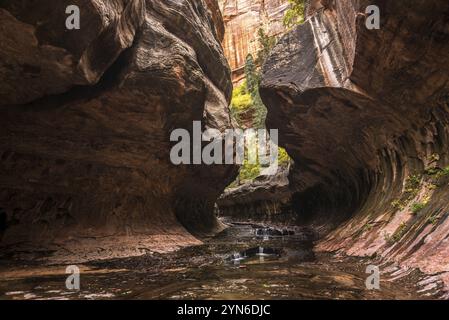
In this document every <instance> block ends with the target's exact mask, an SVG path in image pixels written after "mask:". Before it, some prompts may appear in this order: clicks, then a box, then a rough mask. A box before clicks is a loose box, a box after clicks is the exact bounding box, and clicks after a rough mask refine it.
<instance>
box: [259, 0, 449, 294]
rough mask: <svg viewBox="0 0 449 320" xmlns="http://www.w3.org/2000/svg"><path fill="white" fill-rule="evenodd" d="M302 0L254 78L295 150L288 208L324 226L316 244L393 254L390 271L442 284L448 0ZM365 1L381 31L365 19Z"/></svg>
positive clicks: (448, 138)
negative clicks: (299, 21)
mask: <svg viewBox="0 0 449 320" xmlns="http://www.w3.org/2000/svg"><path fill="white" fill-rule="evenodd" d="M308 3H309V10H307V12H308V15H309V16H308V17H307V21H306V22H305V23H304V24H303V25H301V26H299V27H298V28H297V29H295V30H293V31H291V32H289V33H288V34H287V35H285V36H284V37H283V38H282V39H281V40H280V41H279V43H278V44H277V46H276V47H275V48H274V50H273V52H272V54H271V57H270V58H269V60H268V62H267V63H266V65H265V68H264V74H263V80H262V85H261V96H262V98H263V100H264V102H265V104H266V105H267V107H268V109H269V113H268V126H269V127H270V128H279V129H280V142H281V145H282V146H284V147H285V148H286V149H287V151H288V152H289V154H290V156H292V157H293V159H294V161H295V169H294V170H293V172H292V173H291V175H290V177H289V179H290V181H291V186H292V188H293V189H294V192H295V195H294V196H293V198H294V203H293V207H294V209H295V210H296V212H297V213H298V215H299V216H300V217H301V218H302V219H303V220H304V222H305V223H309V224H310V225H312V226H314V227H315V228H317V229H318V230H321V233H322V235H324V236H325V238H324V239H323V240H322V241H321V242H320V243H319V245H318V249H319V250H324V251H337V252H340V253H344V254H350V255H357V256H370V257H377V259H379V261H381V262H385V263H387V264H390V263H397V264H398V265H399V267H400V269H397V268H398V267H395V266H392V267H391V270H396V271H395V274H396V275H400V274H401V273H402V274H404V273H407V272H410V270H411V269H410V268H416V267H417V268H419V269H420V270H421V271H424V272H426V273H432V274H439V275H440V277H441V278H442V279H443V280H445V281H446V285H447V284H448V283H449V281H448V280H449V277H448V272H449V242H448V241H449V201H448V200H449V185H448V183H449V177H448V176H449V170H448V167H447V166H448V165H449V152H448V148H449V82H448V81H449V19H448V17H449V4H448V2H447V1H445V0H430V1H429V0H425V1H424V0H420V1H413V6H410V5H408V3H409V2H408V1H386V0H373V1H366V0H338V1H309V2H308ZM323 4H324V6H323ZM371 4H374V5H377V6H378V7H379V8H380V12H381V28H380V30H368V29H367V28H366V26H365V20H366V16H367V15H366V14H365V8H366V7H367V6H368V5H371ZM311 5H313V6H314V8H312V9H311V7H310V6H311Z"/></svg>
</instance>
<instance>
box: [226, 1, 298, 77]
mask: <svg viewBox="0 0 449 320" xmlns="http://www.w3.org/2000/svg"><path fill="white" fill-rule="evenodd" d="M219 3H220V8H221V10H222V13H223V18H224V21H225V28H226V33H225V38H224V40H223V48H224V53H225V56H226V57H227V58H228V61H229V64H230V66H231V69H232V78H233V81H234V82H235V83H236V82H239V81H241V80H242V79H243V78H244V76H245V75H244V71H245V70H244V68H245V61H246V57H247V55H248V54H252V55H254V56H255V55H256V53H257V51H258V50H259V49H260V47H259V42H258V30H259V29H260V28H263V29H264V30H265V32H266V34H267V35H269V36H279V35H281V34H283V33H284V32H285V31H286V30H285V27H284V25H283V23H282V21H283V18H284V14H285V12H286V11H287V9H288V8H289V2H288V0H219Z"/></svg>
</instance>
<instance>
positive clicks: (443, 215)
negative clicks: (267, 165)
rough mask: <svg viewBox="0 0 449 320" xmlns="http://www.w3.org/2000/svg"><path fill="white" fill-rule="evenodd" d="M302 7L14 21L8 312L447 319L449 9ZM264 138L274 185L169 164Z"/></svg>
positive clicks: (4, 243)
mask: <svg viewBox="0 0 449 320" xmlns="http://www.w3.org/2000/svg"><path fill="white" fill-rule="evenodd" d="M293 3H295V1H289V0H254V1H250V0H182V1H179V0H71V1H68V0H60V1H52V0H41V1H39V2H37V1H30V0H3V1H1V2H0V43H1V46H0V83H1V85H0V139H1V144H0V299H2V300H3V299H41V298H48V299H57V298H69V299H70V298H72V299H246V298H249V299H251V298H252V299H270V298H273V299H323V298H324V299H416V298H419V299H449V201H448V200H449V151H448V150H449V149H448V146H449V4H448V3H447V1H444V0H415V1H405V0H400V1H391V0H305V1H303V2H302V1H301V3H303V6H304V7H300V8H302V9H303V12H302V14H303V17H301V21H298V23H295V24H294V25H293V26H292V25H291V24H287V23H286V17H288V15H289V14H291V12H292V6H293V5H294V4H293ZM296 3H299V1H296ZM70 5H75V6H77V7H79V9H80V13H81V20H80V21H81V28H80V29H79V30H68V29H67V28H66V25H65V24H66V19H67V13H66V8H67V7H68V6H70ZM372 5H374V6H377V7H378V8H379V9H380V28H379V29H370V28H367V25H366V21H367V17H368V15H369V14H368V13H367V11H366V8H367V7H369V6H372ZM264 39H267V40H266V41H265V42H264ZM267 43H268V44H267ZM270 43H271V44H272V45H271V46H270V48H269V50H266V51H263V49H264V46H265V45H269V44H270ZM261 52H262V53H261ZM262 54H264V55H262ZM253 57H254V60H255V62H254V64H255V66H253V65H252V63H253V61H252V58H253ZM251 67H252V68H253V69H251ZM251 70H256V71H257V73H258V74H257V77H258V79H257V80H256V81H255V82H257V85H255V86H256V89H255V92H256V93H254V92H246V91H245V90H247V89H246V88H250V89H251V85H253V82H251V79H250V77H249V76H251ZM256 71H255V72H256ZM242 88H243V89H242ZM241 90H243V91H245V92H243V93H242V95H243V96H244V98H242V97H240V96H238V97H237V94H236V92H237V91H241ZM248 90H249V89H248ZM248 90H247V91H248ZM249 91H250V90H249ZM236 97H237V98H238V99H240V101H246V100H244V99H250V100H251V99H252V102H251V103H252V104H254V105H263V107H261V108H263V112H262V115H260V113H259V112H260V110H252V109H250V110H246V109H245V110H243V111H242V110H240V109H238V108H237V107H236V105H237V103H236V102H235V101H236V99H237V98H236ZM259 102H260V103H259ZM236 110H237V111H236ZM255 119H258V121H259V122H260V119H262V122H263V125H262V127H263V128H266V129H277V130H278V132H279V141H278V142H279V143H278V144H279V147H281V148H282V150H285V153H284V151H283V152H282V154H285V157H286V158H288V160H285V161H284V162H283V163H282V165H280V166H279V169H278V171H277V173H276V174H275V175H272V176H264V175H261V174H256V176H251V178H248V177H246V178H245V177H244V175H243V174H242V171H243V170H246V169H243V168H242V166H240V165H238V164H234V165H219V164H212V165H206V164H199V165H188V164H181V165H175V164H173V163H172V161H171V160H170V151H171V149H172V147H173V145H174V142H173V141H171V140H170V134H171V133H172V132H173V131H174V130H175V129H185V130H187V131H188V132H189V133H192V130H193V129H192V123H193V122H195V121H201V123H202V129H203V130H207V129H216V130H218V132H220V134H221V137H222V138H223V137H224V136H225V131H226V130H228V129H248V128H251V127H252V126H254V125H255V122H256V121H255ZM258 129H260V128H258ZM287 154H288V155H287ZM243 166H245V164H244V165H243ZM69 265H75V266H78V267H79V269H80V272H81V281H82V282H81V283H82V289H81V290H78V291H70V290H68V289H66V287H65V279H66V277H67V275H66V266H69ZM368 265H375V266H378V267H379V268H380V269H381V270H382V273H381V286H382V290H367V289H366V288H365V279H366V277H367V276H368V275H367V273H366V272H365V270H366V267H367V266H368Z"/></svg>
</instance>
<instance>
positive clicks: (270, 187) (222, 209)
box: [217, 167, 296, 224]
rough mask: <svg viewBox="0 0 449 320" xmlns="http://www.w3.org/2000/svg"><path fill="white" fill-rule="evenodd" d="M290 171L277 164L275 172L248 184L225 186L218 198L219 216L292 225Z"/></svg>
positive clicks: (293, 217)
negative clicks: (277, 168)
mask: <svg viewBox="0 0 449 320" xmlns="http://www.w3.org/2000/svg"><path fill="white" fill-rule="evenodd" d="M289 170H290V167H280V168H279V170H278V172H277V173H276V174H275V175H269V176H263V175H262V176H259V177H257V178H256V179H254V181H251V182H250V183H245V184H242V185H239V186H237V187H233V188H228V189H226V190H225V192H224V193H223V194H222V195H221V196H220V198H219V199H218V200H217V208H218V213H219V215H220V216H223V217H230V218H232V220H233V221H239V220H243V221H247V220H251V221H258V222H266V223H289V224H294V223H295V222H296V221H295V218H296V217H295V215H294V214H293V212H292V208H291V203H292V201H291V190H290V188H289V181H288V173H289Z"/></svg>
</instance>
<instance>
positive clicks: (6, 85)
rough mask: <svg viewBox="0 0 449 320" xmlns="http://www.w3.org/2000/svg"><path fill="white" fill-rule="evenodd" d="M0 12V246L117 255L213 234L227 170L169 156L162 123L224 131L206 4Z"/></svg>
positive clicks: (19, 5)
mask: <svg viewBox="0 0 449 320" xmlns="http://www.w3.org/2000/svg"><path fill="white" fill-rule="evenodd" d="M206 3H207V4H206ZM69 4H76V5H78V6H79V7H80V11H81V30H79V31H76V30H75V31H68V30H66V29H65V18H66V17H67V15H66V14H65V8H66V7H67V6H68V5H69ZM0 17H1V18H0V19H1V28H0V39H1V43H2V46H1V47H0V57H1V60H0V81H1V85H0V88H1V89H0V90H1V92H0V93H1V98H2V99H1V101H0V139H1V143H0V159H1V161H0V168H1V169H0V171H1V177H0V208H2V217H1V218H2V219H0V221H3V222H2V226H1V228H0V230H1V231H0V232H1V235H0V236H1V246H2V247H3V248H4V250H3V249H2V253H5V252H7V250H6V249H9V251H16V252H17V251H18V250H22V251H24V250H25V251H33V252H35V250H36V248H39V249H41V250H43V251H44V250H46V251H45V252H48V251H50V250H51V251H52V250H57V253H58V255H59V256H58V257H61V258H62V259H68V260H70V259H71V258H75V259H78V258H80V257H84V258H85V259H95V258H99V257H101V258H103V257H114V256H127V255H133V254H141V253H144V252H146V251H147V250H159V251H164V250H167V249H174V248H176V247H177V246H179V245H188V244H195V243H198V240H197V239H196V238H194V237H193V236H191V234H190V233H189V232H187V230H186V228H188V229H189V231H191V232H194V233H195V234H207V233H211V232H215V231H217V230H220V228H221V226H220V224H219V223H218V222H217V220H216V218H215V217H214V215H213V206H214V203H215V201H216V199H217V198H218V196H219V195H220V194H221V192H222V191H223V189H224V188H225V186H226V185H228V184H229V183H230V182H231V181H232V180H233V179H234V178H235V176H236V172H235V171H236V170H235V168H234V167H232V166H203V165H197V166H190V165H185V166H174V165H173V164H172V163H171V162H170V157H169V154H170V149H171V146H172V145H173V143H171V142H170V133H171V131H172V130H173V129H176V128H186V129H188V130H190V131H191V130H192V122H193V121H194V120H196V121H202V123H203V126H204V127H205V128H217V129H219V130H222V131H224V130H225V129H226V128H229V127H231V123H230V118H229V114H228V104H229V99H230V94H231V88H232V83H231V76H230V69H229V66H228V64H227V62H226V59H225V56H224V54H223V50H222V47H221V44H220V43H221V40H222V36H223V23H222V21H221V15H220V12H219V10H218V4H217V3H216V2H215V1H212V0H208V1H206V2H205V1H199V0H184V1H168V0H167V1H160V0H147V1H139V0H136V1H125V0H115V1H109V0H108V1H97V0H96V1H93V0H92V1H63V0H60V1H56V2H55V1H39V2H36V1H25V0H24V1H2V2H1V3H0ZM3 218H5V219H3ZM19 243H20V244H21V245H20V247H19V246H18V244H19ZM64 250H65V251H64ZM64 252H66V253H67V254H66V255H64Z"/></svg>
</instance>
